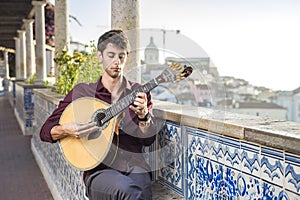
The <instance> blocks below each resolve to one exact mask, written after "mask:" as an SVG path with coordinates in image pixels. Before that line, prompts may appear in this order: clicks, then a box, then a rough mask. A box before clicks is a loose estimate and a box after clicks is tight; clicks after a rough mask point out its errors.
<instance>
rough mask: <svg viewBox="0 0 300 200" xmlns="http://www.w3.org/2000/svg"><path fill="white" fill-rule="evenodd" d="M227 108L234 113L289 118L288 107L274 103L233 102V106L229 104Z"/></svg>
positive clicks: (280, 118) (279, 118)
mask: <svg viewBox="0 0 300 200" xmlns="http://www.w3.org/2000/svg"><path fill="white" fill-rule="evenodd" d="M227 108H228V110H229V111H230V112H234V113H240V114H245V115H254V116H260V117H268V118H272V119H277V120H287V109H286V108H284V107H282V106H279V105H277V104H274V103H266V102H259V101H255V102H251V101H250V102H233V103H232V105H231V106H228V105H227Z"/></svg>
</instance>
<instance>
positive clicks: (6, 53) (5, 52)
mask: <svg viewBox="0 0 300 200" xmlns="http://www.w3.org/2000/svg"><path fill="white" fill-rule="evenodd" d="M4 67H5V78H6V79H9V63H8V52H7V51H4Z"/></svg>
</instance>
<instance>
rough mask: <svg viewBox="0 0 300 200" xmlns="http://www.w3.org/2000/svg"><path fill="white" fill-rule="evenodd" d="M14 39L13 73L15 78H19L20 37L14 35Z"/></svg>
mask: <svg viewBox="0 0 300 200" xmlns="http://www.w3.org/2000/svg"><path fill="white" fill-rule="evenodd" d="M14 40H15V51H16V53H15V73H16V79H21V71H20V39H19V38H18V37H14Z"/></svg>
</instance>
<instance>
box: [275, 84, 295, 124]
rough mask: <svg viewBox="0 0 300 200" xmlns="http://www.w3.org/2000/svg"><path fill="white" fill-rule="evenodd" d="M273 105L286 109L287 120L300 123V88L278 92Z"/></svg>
mask: <svg viewBox="0 0 300 200" xmlns="http://www.w3.org/2000/svg"><path fill="white" fill-rule="evenodd" d="M273 101H274V103H276V104H278V105H280V106H282V107H284V108H286V109H287V120H289V121H295V122H300V87H298V88H297V89H295V90H293V91H280V92H278V93H277V97H276V98H275V99H274V100H273Z"/></svg>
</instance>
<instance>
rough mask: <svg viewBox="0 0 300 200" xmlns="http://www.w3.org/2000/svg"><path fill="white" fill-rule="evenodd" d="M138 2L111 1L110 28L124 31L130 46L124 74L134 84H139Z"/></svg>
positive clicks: (135, 0)
mask: <svg viewBox="0 0 300 200" xmlns="http://www.w3.org/2000/svg"><path fill="white" fill-rule="evenodd" d="M139 2H140V1H139V0H122V1H120V0H111V26H112V28H113V29H122V30H123V31H125V32H126V34H127V36H128V38H129V41H130V46H131V51H130V56H129V59H128V61H127V65H126V67H125V69H124V74H125V75H126V76H127V77H128V78H129V79H130V80H132V81H136V82H141V69H140V67H141V66H140V57H139V49H140V34H139V28H140V14H139V11H140V10H139V4H140V3H139Z"/></svg>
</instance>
